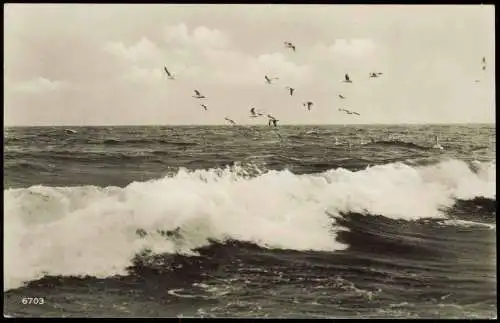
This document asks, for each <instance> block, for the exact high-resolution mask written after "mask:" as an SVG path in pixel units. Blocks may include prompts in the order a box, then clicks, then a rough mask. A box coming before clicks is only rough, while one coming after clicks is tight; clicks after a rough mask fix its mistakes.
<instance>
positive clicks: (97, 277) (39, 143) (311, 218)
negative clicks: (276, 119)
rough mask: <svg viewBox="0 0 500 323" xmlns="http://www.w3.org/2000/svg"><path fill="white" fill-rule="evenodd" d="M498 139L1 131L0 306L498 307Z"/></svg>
mask: <svg viewBox="0 0 500 323" xmlns="http://www.w3.org/2000/svg"><path fill="white" fill-rule="evenodd" d="M435 136H438V138H439V144H440V145H441V146H442V147H443V149H436V148H433V145H434V138H435ZM495 137H496V133H495V125H494V124H460V125H324V126H319V125H318V126H311V125H308V126H305V125H304V126H299V125H297V126H293V125H284V126H279V127H276V128H275V127H268V126H267V125H265V126H242V125H236V126H231V125H228V126H117V127H115V126H109V127H106V126H102V127H68V126H67V127H13V128H5V129H4V231H3V234H4V310H3V311H4V315H8V316H12V317H123V318H125V317H144V318H147V317H175V318H189V317H195V318H301V319H313V318H329V319H342V318H348V319H349V318H434V319H437V318H466V319H474V318H486V319H491V318H496V317H497V276H496V272H497V265H496V264H497V259H496V254H497V253H496V250H497V249H496V157H495V156H496V150H495V146H496V141H495Z"/></svg>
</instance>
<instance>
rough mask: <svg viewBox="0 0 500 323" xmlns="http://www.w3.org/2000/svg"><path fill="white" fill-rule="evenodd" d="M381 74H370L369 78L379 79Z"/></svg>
mask: <svg viewBox="0 0 500 323" xmlns="http://www.w3.org/2000/svg"><path fill="white" fill-rule="evenodd" d="M382 74H383V73H380V72H377V73H373V72H372V73H370V78H372V77H373V78H375V77H379V76H380V75H382Z"/></svg>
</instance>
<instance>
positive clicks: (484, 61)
mask: <svg viewBox="0 0 500 323" xmlns="http://www.w3.org/2000/svg"><path fill="white" fill-rule="evenodd" d="M485 69H486V57H484V56H483V71H484V70H485Z"/></svg>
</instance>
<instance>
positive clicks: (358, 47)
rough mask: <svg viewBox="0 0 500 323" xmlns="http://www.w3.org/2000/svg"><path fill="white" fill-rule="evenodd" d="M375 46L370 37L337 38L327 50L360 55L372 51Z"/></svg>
mask: <svg viewBox="0 0 500 323" xmlns="http://www.w3.org/2000/svg"><path fill="white" fill-rule="evenodd" d="M375 47H376V46H375V43H374V42H373V40H371V39H363V38H354V39H350V40H345V39H337V40H336V41H335V43H334V44H333V45H331V46H330V48H329V50H330V51H331V52H333V53H335V54H340V55H346V56H351V57H362V56H365V55H367V54H370V53H371V52H373V50H375Z"/></svg>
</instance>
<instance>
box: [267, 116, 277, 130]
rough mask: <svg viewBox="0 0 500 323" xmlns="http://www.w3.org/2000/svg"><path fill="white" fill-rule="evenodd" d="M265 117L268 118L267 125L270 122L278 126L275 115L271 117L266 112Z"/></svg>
mask: <svg viewBox="0 0 500 323" xmlns="http://www.w3.org/2000/svg"><path fill="white" fill-rule="evenodd" d="M267 117H268V118H269V122H268V125H269V126H271V124H273V125H274V126H275V127H277V126H278V120H277V119H276V118H275V117H273V116H272V115H270V114H268V115H267Z"/></svg>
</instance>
